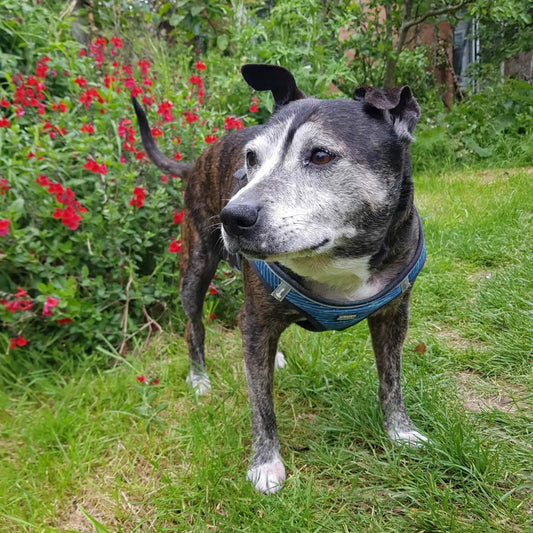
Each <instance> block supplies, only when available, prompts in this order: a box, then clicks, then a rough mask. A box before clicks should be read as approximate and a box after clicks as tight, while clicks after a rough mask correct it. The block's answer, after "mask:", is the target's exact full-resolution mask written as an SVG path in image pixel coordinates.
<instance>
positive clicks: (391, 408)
mask: <svg viewBox="0 0 533 533" xmlns="http://www.w3.org/2000/svg"><path fill="white" fill-rule="evenodd" d="M241 72H242V75H243V77H244V79H245V80H246V82H247V83H248V84H249V85H250V86H251V87H252V88H253V89H256V90H259V91H271V92H272V95H273V98H274V110H273V114H272V116H271V117H270V119H269V120H268V121H267V122H266V123H265V124H264V125H260V126H251V127H248V128H244V129H242V130H237V131H233V132H230V133H228V134H226V135H225V136H224V137H222V138H221V139H219V140H218V141H217V142H215V143H213V144H211V145H209V146H208V147H207V148H206V149H205V150H204V152H203V153H202V154H201V155H200V157H199V158H198V159H197V160H196V162H194V163H193V164H192V163H183V162H176V161H173V160H171V159H169V158H167V157H166V156H164V155H163V154H162V153H161V152H160V150H159V149H158V148H157V145H156V144H155V142H154V140H153V138H152V136H151V133H150V128H149V126H148V122H147V119H146V116H145V114H144V111H143V109H142V107H141V106H140V105H139V104H138V103H137V102H135V101H134V107H135V111H136V114H137V119H138V124H139V127H140V132H141V138H142V142H143V146H144V148H145V151H146V153H147V155H148V157H149V158H150V159H151V161H152V162H153V163H154V164H155V165H156V166H158V167H159V168H160V169H162V170H164V171H165V172H169V173H172V174H176V175H179V176H181V177H183V178H185V179H186V190H185V206H184V211H185V216H184V219H183V225H182V234H181V237H182V242H183V245H182V255H181V259H180V299H181V302H182V305H183V308H184V311H185V313H186V315H187V317H188V322H187V325H186V329H185V337H186V341H187V344H188V348H189V355H190V370H189V374H188V378H187V380H188V382H189V383H190V384H191V386H192V387H194V389H195V390H196V392H197V394H203V393H205V392H206V391H208V390H209V387H210V385H209V378H208V376H207V373H206V370H205V362H204V336H205V330H204V326H203V324H202V317H201V315H202V305H203V301H204V297H205V294H206V291H207V289H208V286H209V283H210V282H211V280H212V278H213V275H214V274H215V270H216V268H217V265H218V263H219V261H220V260H222V259H225V260H226V261H228V262H230V263H231V264H232V265H235V264H236V263H239V265H240V270H241V272H242V279H243V287H244V302H243V305H242V307H241V310H240V312H239V317H238V321H239V327H240V330H241V333H242V349H243V356H244V366H245V374H246V380H247V384H248V392H249V400H250V406H251V417H252V458H251V463H250V466H249V469H248V472H247V479H249V480H251V481H252V483H253V484H254V486H255V487H256V489H257V490H259V491H261V492H263V493H267V494H270V493H274V492H276V491H278V490H279V489H280V488H281V486H282V483H283V482H284V480H285V477H286V474H285V467H284V465H283V462H282V459H281V456H280V444H279V440H278V435H277V429H276V418H275V414H274V407H273V397H272V387H273V374H274V368H275V360H276V354H277V344H278V340H279V337H280V335H281V333H282V332H283V331H284V330H285V329H286V328H287V327H288V326H289V325H290V324H292V323H297V324H299V325H302V326H304V327H306V328H307V329H311V330H324V329H345V328H346V327H348V326H350V325H351V324H353V323H356V322H357V321H360V320H362V319H365V318H367V320H368V325H369V329H370V333H371V337H372V345H373V350H374V353H375V357H376V362H377V371H378V375H379V399H380V404H381V408H382V411H383V415H384V427H385V430H386V432H387V434H388V436H389V437H390V438H391V439H392V440H393V441H396V442H399V443H406V444H409V445H413V446H416V445H419V444H420V443H423V442H425V441H426V440H427V439H426V437H425V436H423V435H422V434H421V433H419V431H418V430H417V429H416V428H415V426H414V424H413V423H412V422H411V420H410V418H409V416H408V415H407V412H406V409H405V406H404V402H403V398H402V389H401V383H400V373H401V356H402V347H403V342H404V339H405V336H406V332H407V328H408V320H409V298H410V293H411V285H412V283H413V281H414V278H415V277H416V275H417V274H418V272H419V271H420V269H421V268H422V265H423V263H424V258H425V247H424V244H423V233H422V228H421V224H420V219H419V216H418V213H417V211H416V208H415V207H414V204H413V182H412V179H411V163H410V156H409V145H410V142H411V141H412V133H413V129H414V127H415V125H416V123H417V121H418V119H419V117H420V108H419V106H418V104H417V102H416V100H415V98H414V97H413V95H412V92H411V90H410V89H409V87H407V86H404V87H398V88H393V89H388V90H381V89H376V88H372V87H361V88H359V89H356V91H355V93H354V95H353V99H351V100H349V99H334V100H320V99H316V98H308V97H306V95H305V94H304V93H303V92H302V91H301V90H300V89H299V88H298V87H297V85H296V82H295V80H294V77H293V75H292V74H291V73H290V72H289V71H288V70H286V69H284V68H282V67H279V66H273V65H260V64H247V65H244V66H243V67H242V69H241ZM302 302H303V303H302ZM315 308H317V309H318V312H317V311H316V309H315Z"/></svg>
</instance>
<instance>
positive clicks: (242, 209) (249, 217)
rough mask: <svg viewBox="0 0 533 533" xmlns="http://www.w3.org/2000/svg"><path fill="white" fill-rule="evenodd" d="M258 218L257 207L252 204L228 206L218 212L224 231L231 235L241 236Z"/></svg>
mask: <svg viewBox="0 0 533 533" xmlns="http://www.w3.org/2000/svg"><path fill="white" fill-rule="evenodd" d="M258 218H259V206H257V205H253V204H235V205H231V203H230V204H228V205H227V206H226V207H225V208H224V209H222V211H221V212H220V219H221V220H222V224H223V225H224V229H225V230H226V231H227V232H228V233H231V234H233V235H243V234H244V233H246V232H247V231H248V230H249V229H250V228H252V226H254V225H255V223H256V222H257V219H258Z"/></svg>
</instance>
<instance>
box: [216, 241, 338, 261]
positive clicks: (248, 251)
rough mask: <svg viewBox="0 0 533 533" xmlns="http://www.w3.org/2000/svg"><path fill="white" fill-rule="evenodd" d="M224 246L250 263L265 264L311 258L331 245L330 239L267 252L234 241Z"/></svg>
mask: <svg viewBox="0 0 533 533" xmlns="http://www.w3.org/2000/svg"><path fill="white" fill-rule="evenodd" d="M224 241H225V246H226V248H227V249H228V251H229V252H230V253H231V254H240V255H243V256H244V257H246V259H249V260H251V261H267V262H277V261H279V262H283V260H284V259H293V258H305V257H312V256H315V255H317V254H319V253H323V252H325V251H327V249H328V248H329V245H330V243H331V239H329V238H324V239H322V241H320V242H319V243H316V244H313V245H311V246H308V247H306V248H301V249H292V250H290V249H289V250H275V249H272V250H268V249H264V248H257V247H251V246H249V245H247V244H244V243H241V242H239V241H240V239H236V240H235V241H234V242H231V243H229V242H227V240H226V239H225V240H224Z"/></svg>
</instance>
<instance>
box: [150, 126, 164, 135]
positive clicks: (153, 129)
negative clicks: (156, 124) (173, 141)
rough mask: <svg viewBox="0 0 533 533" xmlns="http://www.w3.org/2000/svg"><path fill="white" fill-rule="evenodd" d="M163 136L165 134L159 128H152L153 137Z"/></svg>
mask: <svg viewBox="0 0 533 533" xmlns="http://www.w3.org/2000/svg"><path fill="white" fill-rule="evenodd" d="M162 135H163V132H162V131H161V130H160V129H159V128H152V136H153V137H161V136H162Z"/></svg>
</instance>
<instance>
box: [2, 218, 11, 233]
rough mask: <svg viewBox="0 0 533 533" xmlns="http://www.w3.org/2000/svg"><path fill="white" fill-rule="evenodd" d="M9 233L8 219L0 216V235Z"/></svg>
mask: <svg viewBox="0 0 533 533" xmlns="http://www.w3.org/2000/svg"><path fill="white" fill-rule="evenodd" d="M8 233H9V220H8V219H7V218H0V237H3V236H4V235H7V234H8Z"/></svg>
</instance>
